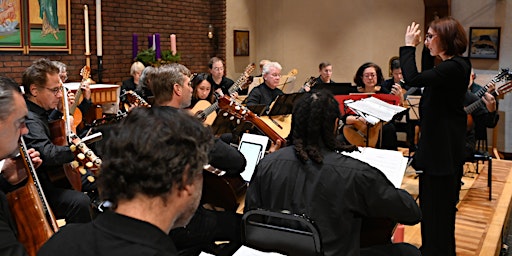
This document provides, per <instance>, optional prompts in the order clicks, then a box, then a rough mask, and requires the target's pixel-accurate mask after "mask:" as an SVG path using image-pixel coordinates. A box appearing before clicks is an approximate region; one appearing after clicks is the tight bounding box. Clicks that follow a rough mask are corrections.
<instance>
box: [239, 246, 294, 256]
mask: <svg viewBox="0 0 512 256" xmlns="http://www.w3.org/2000/svg"><path fill="white" fill-rule="evenodd" d="M233 256H285V255H284V254H280V253H277V252H262V251H259V250H256V249H252V248H250V247H247V246H244V245H242V246H241V247H240V248H239V249H238V250H237V251H236V252H235V253H234V254H233Z"/></svg>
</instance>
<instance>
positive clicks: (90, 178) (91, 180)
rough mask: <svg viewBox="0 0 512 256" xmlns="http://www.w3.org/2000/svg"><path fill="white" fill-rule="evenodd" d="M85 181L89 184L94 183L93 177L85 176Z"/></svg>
mask: <svg viewBox="0 0 512 256" xmlns="http://www.w3.org/2000/svg"><path fill="white" fill-rule="evenodd" d="M87 180H88V181H89V182H91V183H93V182H94V181H95V179H94V177H93V176H87Z"/></svg>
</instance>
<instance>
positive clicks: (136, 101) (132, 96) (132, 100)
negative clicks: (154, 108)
mask: <svg viewBox="0 0 512 256" xmlns="http://www.w3.org/2000/svg"><path fill="white" fill-rule="evenodd" d="M121 96H126V101H127V102H121V103H120V104H121V109H123V110H124V111H126V112H128V111H129V110H130V106H131V105H133V106H136V107H145V108H148V107H151V105H149V103H148V102H147V101H146V100H145V99H144V98H142V97H141V96H140V95H138V94H137V93H136V92H134V91H132V90H129V91H124V93H123V95H121Z"/></svg>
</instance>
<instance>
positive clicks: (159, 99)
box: [150, 64, 246, 255]
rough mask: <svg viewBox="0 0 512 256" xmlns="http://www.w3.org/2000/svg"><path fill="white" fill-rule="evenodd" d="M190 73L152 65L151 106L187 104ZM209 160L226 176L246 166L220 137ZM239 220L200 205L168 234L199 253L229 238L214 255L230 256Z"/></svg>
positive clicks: (180, 68)
mask: <svg viewBox="0 0 512 256" xmlns="http://www.w3.org/2000/svg"><path fill="white" fill-rule="evenodd" d="M190 75H191V74H190V71H189V69H188V68H187V67H185V66H183V65H181V64H170V65H163V66H160V67H157V68H155V69H154V72H153V73H152V76H151V81H150V87H151V88H152V90H153V94H154V95H155V103H154V104H153V107H161V108H168V109H169V110H170V111H171V110H172V109H182V108H184V107H186V106H189V105H190V102H191V99H192V92H193V90H192V86H191V84H192V83H191V81H190ZM169 84H172V86H169ZM208 160H209V163H210V164H211V165H212V166H214V167H217V168H219V169H221V170H224V171H226V172H227V174H226V175H228V176H230V175H231V176H234V175H238V174H240V173H241V172H242V171H244V169H245V165H246V160H245V158H244V156H243V155H242V154H241V153H240V152H238V150H236V149H235V148H234V147H231V146H230V145H229V144H227V143H225V142H223V141H222V140H220V139H216V140H215V143H214V146H213V148H212V149H211V150H210V152H209V155H208ZM240 222H241V216H240V215H239V214H236V213H234V212H228V211H223V212H221V211H210V210H206V209H205V208H204V207H202V206H199V208H198V209H197V211H196V213H195V214H194V217H193V218H192V220H191V221H190V223H189V224H188V225H187V227H186V228H178V229H174V230H171V233H170V236H171V237H172V240H173V241H174V242H175V244H176V246H177V247H178V250H180V251H181V252H182V253H183V252H184V251H187V252H189V253H190V252H196V251H197V253H199V252H200V251H201V250H208V249H209V248H210V249H211V247H212V246H213V244H214V241H218V240H219V239H220V240H227V241H230V247H229V248H226V250H229V252H223V253H222V252H219V253H216V254H217V255H231V254H233V252H234V251H236V249H238V247H239V246H240V245H241V241H240ZM231 250H233V251H231ZM182 253H180V254H182ZM187 255H188V254H187Z"/></svg>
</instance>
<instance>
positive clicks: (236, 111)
mask: <svg viewBox="0 0 512 256" xmlns="http://www.w3.org/2000/svg"><path fill="white" fill-rule="evenodd" d="M218 102H219V107H220V108H221V109H223V110H225V111H226V112H227V113H228V115H231V117H230V118H233V119H235V118H236V119H237V123H238V124H240V123H241V122H242V121H244V122H249V123H251V124H253V125H254V126H255V127H256V128H258V129H259V130H260V131H261V132H262V133H263V134H265V135H267V136H268V137H269V138H270V140H272V141H273V142H274V143H276V142H277V141H280V142H281V145H282V146H284V145H285V144H286V140H285V139H283V137H281V135H279V134H278V133H277V132H276V131H274V130H273V129H272V128H270V127H269V126H268V125H267V124H266V123H265V122H264V121H263V120H261V119H260V117H258V115H256V114H254V113H253V112H252V111H251V110H250V109H248V108H247V107H245V106H243V105H241V104H240V103H238V102H237V101H235V100H234V99H232V98H230V97H227V96H224V97H221V98H219V101H218Z"/></svg>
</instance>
